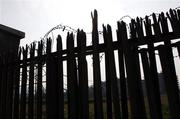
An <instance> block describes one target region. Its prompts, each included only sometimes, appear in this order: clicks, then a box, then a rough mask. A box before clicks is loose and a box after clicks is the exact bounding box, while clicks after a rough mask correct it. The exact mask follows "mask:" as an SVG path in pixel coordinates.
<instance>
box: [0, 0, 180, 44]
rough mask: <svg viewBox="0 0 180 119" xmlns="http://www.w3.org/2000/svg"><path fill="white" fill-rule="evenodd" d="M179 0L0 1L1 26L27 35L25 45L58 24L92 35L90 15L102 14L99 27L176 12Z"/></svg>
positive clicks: (23, 41) (179, 3)
mask: <svg viewBox="0 0 180 119" xmlns="http://www.w3.org/2000/svg"><path fill="white" fill-rule="evenodd" d="M179 5H180V0H0V23H1V24H4V25H8V26H10V27H13V28H16V29H18V30H22V31H24V32H25V33H26V38H25V40H22V44H25V43H31V42H33V41H34V40H40V37H43V36H44V35H45V33H46V32H48V31H49V30H50V29H51V28H52V27H54V26H56V25H58V24H64V25H68V26H70V27H72V28H75V29H77V28H83V29H84V30H85V31H87V32H90V31H91V15H90V13H91V11H93V10H94V9H97V10H98V12H99V25H100V26H101V25H102V23H105V24H106V23H109V24H111V25H112V26H113V28H114V29H115V26H116V22H117V21H118V20H119V19H120V18H121V17H122V16H124V15H130V16H131V17H136V16H141V17H144V16H145V15H149V14H151V13H152V12H157V13H159V12H161V11H164V12H166V11H168V9H169V8H176V7H178V6H179Z"/></svg>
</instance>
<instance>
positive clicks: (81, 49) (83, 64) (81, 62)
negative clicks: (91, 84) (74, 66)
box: [77, 30, 89, 119]
mask: <svg viewBox="0 0 180 119" xmlns="http://www.w3.org/2000/svg"><path fill="white" fill-rule="evenodd" d="M77 47H78V76H79V119H88V118H89V98H88V71H87V70H88V69H87V61H86V55H85V53H86V34H85V32H84V31H79V30H78V33H77Z"/></svg>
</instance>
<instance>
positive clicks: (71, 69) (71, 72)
mask: <svg viewBox="0 0 180 119" xmlns="http://www.w3.org/2000/svg"><path fill="white" fill-rule="evenodd" d="M73 49H74V36H73V34H72V33H71V34H69V33H68V36H67V50H68V53H67V87H68V89H67V90H68V119H77V118H78V109H79V108H78V105H77V102H78V100H77V98H78V92H77V89H78V84H77V67H76V59H75V55H74V50H73Z"/></svg>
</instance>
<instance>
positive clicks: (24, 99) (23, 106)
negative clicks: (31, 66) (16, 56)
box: [20, 46, 28, 119]
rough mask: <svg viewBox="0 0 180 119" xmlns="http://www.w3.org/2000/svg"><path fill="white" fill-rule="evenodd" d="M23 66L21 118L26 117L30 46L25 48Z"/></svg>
mask: <svg viewBox="0 0 180 119" xmlns="http://www.w3.org/2000/svg"><path fill="white" fill-rule="evenodd" d="M22 52H23V64H22V65H23V66H22V78H21V102H20V119H25V118H26V84H27V53H28V47H27V46H26V48H23V51H22Z"/></svg>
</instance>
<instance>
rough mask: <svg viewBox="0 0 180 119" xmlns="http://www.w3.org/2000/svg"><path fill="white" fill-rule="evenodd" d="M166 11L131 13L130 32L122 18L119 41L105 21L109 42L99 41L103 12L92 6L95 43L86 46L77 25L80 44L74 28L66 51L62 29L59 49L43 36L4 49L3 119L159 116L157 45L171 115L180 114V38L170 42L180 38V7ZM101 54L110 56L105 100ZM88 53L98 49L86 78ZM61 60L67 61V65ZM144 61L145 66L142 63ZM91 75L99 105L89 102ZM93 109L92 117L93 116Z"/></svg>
mask: <svg viewBox="0 0 180 119" xmlns="http://www.w3.org/2000/svg"><path fill="white" fill-rule="evenodd" d="M157 17H158V18H157ZM167 17H168V18H166V17H165V15H164V13H161V14H160V15H159V16H156V15H155V14H152V19H150V18H149V17H145V19H141V18H137V19H132V20H131V23H130V24H129V27H130V30H129V31H128V30H127V25H126V24H125V23H124V22H123V21H121V22H118V24H117V25H118V29H117V41H113V37H112V31H111V26H110V25H107V26H103V38H104V43H102V44H99V36H98V35H99V34H98V28H97V26H98V23H97V21H98V17H97V11H94V14H92V22H93V30H92V45H91V46H86V34H85V32H84V31H83V30H81V31H80V30H78V32H77V38H76V41H77V47H75V45H74V44H75V38H74V35H73V33H68V34H67V39H66V41H67V42H66V43H67V49H62V45H63V44H62V39H61V36H60V35H59V36H58V37H57V51H56V52H52V51H51V49H52V41H51V39H50V38H49V39H47V42H46V44H44V42H43V41H40V42H39V43H38V45H36V44H35V43H34V44H32V45H30V46H26V47H23V48H20V50H19V53H18V56H14V55H13V54H11V53H9V54H1V56H0V65H1V67H0V117H1V118H7V119H11V118H13V119H25V118H28V119H33V118H36V119H41V118H48V119H63V118H68V119H88V118H95V119H104V118H107V119H113V118H114V119H120V118H123V119H127V118H147V115H148V114H147V108H149V113H150V117H151V118H153V119H154V118H158V119H161V118H163V114H162V108H163V107H162V105H161V95H160V91H159V81H158V72H157V60H156V57H155V50H156V51H158V54H159V58H160V62H161V67H162V72H163V74H164V82H165V87H166V91H167V98H168V105H169V113H170V117H171V118H180V99H179V88H178V80H177V76H176V75H177V74H176V70H175V64H174V59H173V58H174V57H173V52H172V47H174V48H177V51H178V53H179V55H180V42H176V43H171V40H173V39H178V38H180V10H170V12H169V13H167ZM171 27H172V31H171V32H170V28H171ZM129 34H130V35H129ZM158 42H163V45H159V46H156V47H155V45H154V44H155V43H158ZM142 45H146V48H140V47H139V46H142ZM44 46H46V47H44ZM115 50H116V51H118V64H119V66H116V63H115V55H114V51H115ZM44 51H46V52H44ZM100 53H104V54H105V56H104V58H105V77H106V98H105V101H103V100H104V99H103V97H102V87H101V82H102V79H101V67H100ZM87 55H92V61H93V64H92V66H93V75H92V77H89V76H88V69H89V68H88V65H87V60H86V56H87ZM140 59H141V60H142V61H141V62H140ZM63 62H66V66H64V64H65V63H63ZM140 64H142V66H143V70H141V69H140ZM65 67H66V68H65ZM116 67H118V68H119V72H117V71H116ZM65 70H67V99H65V94H66V93H65V91H64V85H65V82H64V75H63V74H64V72H66V71H65ZM142 72H143V73H144V79H145V84H146V88H147V89H146V90H147V99H148V105H149V107H145V100H144V96H143V91H142V84H141V75H142ZM117 73H119V74H120V79H118V78H117ZM44 74H45V76H44ZM88 78H93V87H94V88H93V89H94V97H93V101H92V103H93V105H94V106H93V107H94V108H93V109H92V108H90V107H92V104H90V103H89V100H90V99H89V97H88V83H89V82H88ZM118 80H120V81H118ZM118 83H120V84H118ZM119 88H120V91H119ZM127 90H128V93H127ZM66 101H67V103H65V102H66ZM128 103H130V104H129V105H128ZM104 106H106V108H104ZM92 111H93V112H94V115H93V117H90V112H92Z"/></svg>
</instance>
